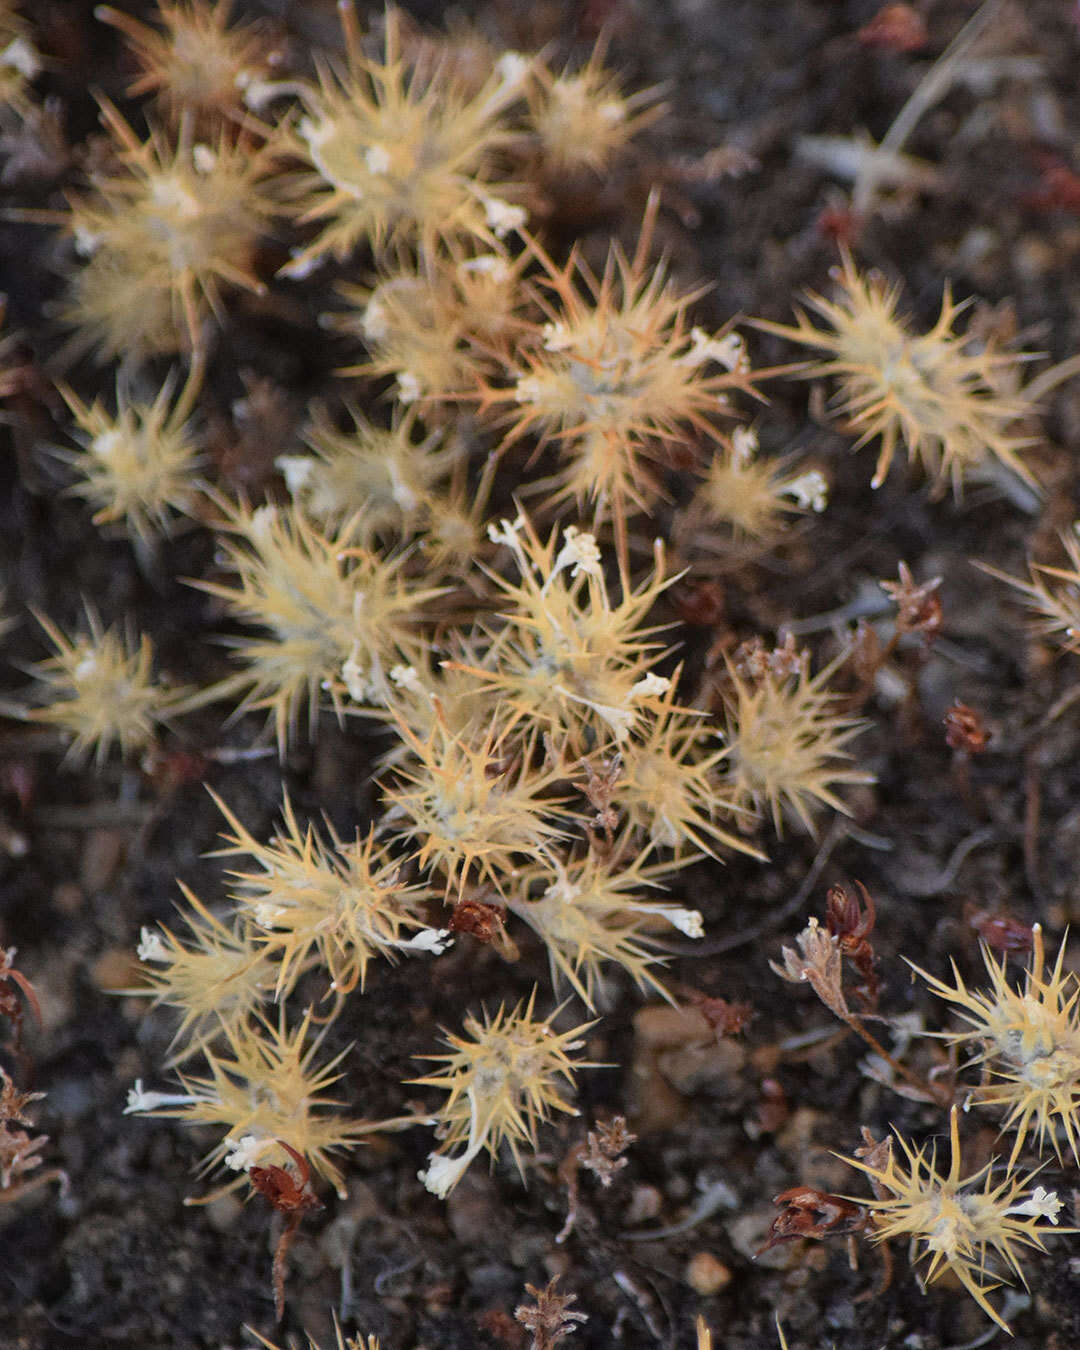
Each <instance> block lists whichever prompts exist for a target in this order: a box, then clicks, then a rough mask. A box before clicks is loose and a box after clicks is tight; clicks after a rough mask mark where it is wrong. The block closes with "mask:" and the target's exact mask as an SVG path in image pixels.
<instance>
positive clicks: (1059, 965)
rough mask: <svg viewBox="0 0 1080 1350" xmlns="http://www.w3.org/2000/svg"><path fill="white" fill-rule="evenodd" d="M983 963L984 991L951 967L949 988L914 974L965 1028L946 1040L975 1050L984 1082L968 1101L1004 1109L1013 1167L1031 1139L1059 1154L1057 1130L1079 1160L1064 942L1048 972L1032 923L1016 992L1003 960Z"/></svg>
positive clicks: (1078, 993)
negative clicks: (1027, 960)
mask: <svg viewBox="0 0 1080 1350" xmlns="http://www.w3.org/2000/svg"><path fill="white" fill-rule="evenodd" d="M983 960H984V962H985V964H986V972H987V974H988V976H989V977H990V984H989V987H988V988H986V989H969V988H968V987H967V985H966V984H965V983H964V981H963V979H962V978H961V976H960V973H959V971H958V970H957V969H956V966H955V964H954V965H953V979H954V983H953V984H948V983H947V982H946V981H944V980H940V979H938V978H937V977H936V976H934V975H929V974H927V973H926V971H924V970H919V974H920V975H921V976H922V977H923V979H924V980H925V981H926V982H927V984H928V985H929V986H930V988H931V989H932V990H933V991H934V993H935V994H938V995H939V996H940V997H941V998H943V999H946V1000H947V1001H948V1002H949V1003H951V1004H952V1005H953V1007H955V1008H956V1009H957V1010H958V1011H959V1014H960V1016H961V1018H962V1019H963V1021H964V1022H965V1023H966V1026H965V1027H964V1029H963V1030H960V1031H951V1032H947V1033H945V1034H946V1039H947V1040H949V1041H951V1042H952V1043H953V1044H956V1045H963V1046H976V1047H978V1053H977V1054H976V1055H975V1056H974V1058H973V1059H972V1061H971V1062H972V1063H973V1064H981V1065H983V1067H984V1071H985V1072H984V1082H983V1083H982V1084H981V1085H980V1086H979V1087H978V1088H976V1089H975V1091H974V1093H973V1094H972V1099H973V1101H974V1102H975V1103H976V1104H978V1105H986V1106H1000V1107H1004V1108H1005V1112H1006V1115H1005V1128H1006V1129H1007V1130H1014V1131H1015V1133H1016V1139H1015V1141H1014V1143H1013V1150H1012V1155H1011V1157H1010V1160H1009V1161H1010V1166H1011V1165H1012V1163H1014V1162H1015V1161H1016V1159H1017V1157H1018V1156H1019V1154H1020V1150H1021V1148H1023V1145H1024V1141H1025V1140H1026V1139H1027V1137H1028V1135H1029V1134H1034V1136H1035V1139H1036V1141H1037V1143H1038V1147H1039V1150H1040V1151H1042V1149H1043V1148H1044V1146H1045V1145H1046V1144H1047V1142H1049V1143H1050V1144H1051V1145H1052V1147H1053V1148H1054V1150H1055V1151H1056V1152H1057V1154H1058V1156H1059V1157H1060V1155H1061V1146H1060V1143H1059V1141H1058V1138H1057V1133H1056V1128H1055V1127H1056V1126H1058V1125H1060V1126H1061V1128H1062V1130H1063V1131H1064V1134H1065V1139H1066V1140H1067V1142H1068V1145H1069V1148H1070V1149H1071V1150H1072V1153H1073V1156H1074V1158H1077V1159H1080V1013H1078V1010H1077V1002H1078V1000H1080V980H1078V979H1077V977H1076V975H1075V974H1074V972H1073V971H1071V970H1066V969H1065V968H1064V962H1065V943H1064V942H1062V944H1061V946H1060V947H1059V949H1058V954H1057V957H1056V958H1055V960H1054V962H1053V965H1052V966H1050V967H1049V969H1048V968H1047V966H1046V951H1045V944H1044V942H1043V934H1042V927H1041V926H1040V925H1039V924H1035V925H1034V927H1033V929H1032V952H1031V960H1030V963H1029V965H1028V968H1027V971H1026V973H1025V975H1024V979H1023V982H1022V984H1021V985H1020V986H1019V987H1014V986H1013V985H1012V984H1010V982H1009V977H1008V971H1007V969H1006V957H1005V956H1002V957H1001V958H1000V960H999V959H998V958H996V957H995V956H994V954H993V953H992V952H991V950H990V949H989V947H984V948H983ZM915 969H916V970H918V967H915Z"/></svg>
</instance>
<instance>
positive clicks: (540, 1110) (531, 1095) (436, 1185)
mask: <svg viewBox="0 0 1080 1350" xmlns="http://www.w3.org/2000/svg"><path fill="white" fill-rule="evenodd" d="M535 1004H536V990H535V989H534V990H533V992H532V994H531V995H530V997H529V1000H528V1002H527V1003H525V1004H519V1005H518V1006H517V1007H516V1008H515V1009H514V1010H513V1011H512V1012H507V1011H506V1009H505V1008H500V1009H499V1011H498V1012H497V1013H495V1015H494V1016H493V1017H489V1016H485V1018H484V1020H483V1021H481V1020H480V1019H479V1018H476V1017H472V1016H470V1017H467V1018H466V1019H465V1034H464V1035H463V1036H455V1035H449V1036H448V1038H447V1040H448V1043H449V1045H450V1053H448V1054H443V1055H432V1056H430V1058H432V1059H437V1060H442V1061H445V1069H444V1071H443V1072H442V1073H438V1074H431V1075H429V1076H428V1077H425V1078H417V1079H415V1080H414V1082H415V1083H416V1084H417V1085H422V1086H425V1087H434V1088H440V1089H441V1090H442V1091H444V1092H446V1093H447V1098H446V1101H445V1102H444V1103H443V1104H442V1106H441V1108H440V1109H439V1111H438V1112H437V1113H436V1116H437V1120H438V1121H439V1132H440V1135H441V1138H442V1144H441V1145H440V1148H439V1149H438V1151H436V1152H435V1153H432V1154H431V1156H430V1158H429V1159H428V1166H427V1168H426V1170H425V1171H423V1172H421V1173H420V1179H421V1181H423V1183H424V1185H425V1186H426V1187H427V1188H428V1190H429V1191H434V1193H435V1194H436V1195H439V1196H443V1197H445V1196H447V1195H448V1194H449V1193H450V1191H451V1190H453V1188H454V1187H455V1186H456V1185H457V1183H458V1182H459V1181H460V1180H461V1178H462V1177H463V1176H464V1175H465V1172H466V1170H467V1168H468V1166H469V1164H470V1163H471V1162H472V1160H473V1159H474V1158H475V1157H476V1156H477V1155H478V1154H479V1153H481V1152H483V1151H484V1150H486V1151H487V1152H488V1153H489V1154H490V1155H491V1157H492V1159H494V1158H495V1155H496V1154H497V1153H498V1151H499V1148H500V1147H501V1146H502V1144H504V1143H505V1144H506V1145H507V1146H508V1147H509V1149H510V1152H511V1155H512V1156H513V1159H514V1162H515V1163H516V1164H517V1167H518V1170H519V1172H522V1174H523V1175H524V1169H523V1167H522V1162H521V1147H522V1145H526V1144H527V1145H528V1146H529V1147H530V1148H532V1149H535V1148H536V1146H537V1131H538V1129H539V1127H540V1126H541V1125H542V1124H544V1123H545V1122H546V1121H548V1120H550V1118H551V1116H552V1115H553V1114H554V1113H555V1112H557V1111H560V1112H564V1113H565V1114H567V1115H576V1114H577V1112H576V1111H575V1110H574V1108H573V1107H572V1106H571V1105H570V1103H569V1102H568V1101H567V1100H566V1098H565V1096H564V1095H563V1094H564V1092H565V1090H566V1089H567V1088H570V1087H572V1086H573V1082H574V1073H575V1071H576V1070H577V1069H580V1068H589V1067H596V1066H595V1065H590V1064H589V1063H588V1062H587V1061H584V1060H577V1059H575V1058H574V1054H573V1052H574V1051H575V1050H579V1049H580V1048H581V1046H582V1044H583V1041H582V1037H583V1036H584V1034H585V1032H587V1031H588V1030H589V1028H590V1027H591V1026H592V1025H593V1024H592V1023H591V1022H586V1023H583V1024H582V1025H581V1026H578V1027H574V1029H573V1030H572V1031H562V1032H557V1031H556V1030H555V1028H554V1027H553V1026H552V1022H553V1020H554V1017H555V1014H554V1013H553V1014H552V1015H551V1016H550V1017H547V1018H538V1017H536V1016H535V1014H534V1008H535ZM462 1145H464V1147H463V1149H462V1151H461V1152H460V1153H458V1154H457V1155H456V1156H451V1154H450V1152H449V1150H452V1149H456V1148H458V1147H460V1146H462Z"/></svg>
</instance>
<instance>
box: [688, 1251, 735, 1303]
mask: <svg viewBox="0 0 1080 1350" xmlns="http://www.w3.org/2000/svg"><path fill="white" fill-rule="evenodd" d="M684 1278H685V1280H686V1283H687V1284H688V1285H689V1286H690V1288H691V1289H692V1290H693V1291H694V1293H695V1294H700V1295H701V1297H702V1298H709V1297H711V1296H712V1295H713V1294H718V1293H719V1292H720V1290H721V1289H724V1288H726V1287H727V1285H729V1284H730V1283H731V1269H730V1267H728V1266H725V1265H724V1263H723V1261H718V1260H717V1259H716V1257H715V1256H713V1254H712V1252H695V1253H694V1255H693V1256H692V1257H691V1258H690V1260H689V1261H687V1263H686V1274H685V1277H684Z"/></svg>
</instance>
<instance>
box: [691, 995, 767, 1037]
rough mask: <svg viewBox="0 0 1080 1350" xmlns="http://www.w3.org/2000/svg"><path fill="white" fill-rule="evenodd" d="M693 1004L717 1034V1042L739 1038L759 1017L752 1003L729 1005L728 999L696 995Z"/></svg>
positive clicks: (692, 1000)
mask: <svg viewBox="0 0 1080 1350" xmlns="http://www.w3.org/2000/svg"><path fill="white" fill-rule="evenodd" d="M691 1002H692V1003H693V1005H694V1007H695V1008H696V1009H697V1010H698V1012H699V1013H701V1015H702V1017H704V1019H705V1021H706V1022H708V1024H709V1026H710V1027H712V1029H713V1031H715V1032H716V1038H717V1040H719V1039H720V1038H721V1037H722V1036H737V1035H738V1034H739V1032H740V1031H745V1030H746V1028H747V1027H748V1026H749V1025H750V1023H751V1022H752V1021H753V1019H754V1018H755V1017H756V1016H757V1013H756V1011H755V1009H754V1006H753V1004H751V1003H729V1002H728V1001H727V999H726V998H710V997H709V995H708V994H694V995H693V997H692V999H691Z"/></svg>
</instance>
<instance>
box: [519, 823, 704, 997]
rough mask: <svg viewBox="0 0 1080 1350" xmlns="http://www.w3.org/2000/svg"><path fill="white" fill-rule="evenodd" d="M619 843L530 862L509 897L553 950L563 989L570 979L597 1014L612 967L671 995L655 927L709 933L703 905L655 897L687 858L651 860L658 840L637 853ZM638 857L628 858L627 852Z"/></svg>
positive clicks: (555, 978)
mask: <svg viewBox="0 0 1080 1350" xmlns="http://www.w3.org/2000/svg"><path fill="white" fill-rule="evenodd" d="M624 842H625V841H617V842H616V844H615V845H614V846H613V848H612V849H611V857H610V858H609V857H604V856H602V855H601V854H600V853H599V852H598V851H597V850H596V849H590V851H589V852H588V853H586V854H584V855H583V856H582V857H579V858H572V859H570V860H569V861H564V860H562V859H556V860H555V861H554V862H551V863H537V864H536V865H534V866H532V867H528V868H526V869H525V870H524V871H523V872H522V874H521V877H520V880H519V882H518V886H517V888H516V889H515V890H513V891H511V892H510V893H509V894H508V896H507V905H508V907H509V909H510V911H511V913H513V914H516V915H517V917H518V918H519V919H523V920H524V921H525V922H526V923H527V924H528V925H529V927H530V928H531V929H532V930H533V932H534V933H536V935H537V937H539V938H540V940H541V942H543V944H544V946H545V947H546V948H547V952H548V961H549V964H550V967H551V980H552V984H553V985H554V986H555V988H556V990H557V989H558V987H559V984H560V981H561V980H563V979H565V980H566V982H567V983H568V984H569V985H570V987H571V988H572V989H573V991H574V993H575V994H577V995H578V997H579V998H580V999H581V1001H582V1002H583V1003H584V1004H585V1006H586V1007H587V1008H588V1009H589V1011H590V1012H595V1011H596V996H597V992H598V989H599V986H600V984H601V981H602V980H603V976H604V970H605V967H606V966H608V965H619V966H622V967H623V969H624V970H626V971H628V972H629V974H630V976H631V977H632V978H633V980H634V983H635V984H636V985H637V986H638V988H639V989H640V990H641V991H642V992H643V993H649V992H652V993H657V994H659V995H660V996H661V997H662V998H666V999H668V1000H669V1001H671V995H670V994H669V993H668V992H667V990H666V989H665V988H664V985H663V984H662V982H661V981H660V980H659V979H658V977H657V976H656V975H655V974H654V973H653V971H654V968H655V967H659V966H663V965H664V963H665V959H666V958H665V957H664V956H663V955H661V954H660V952H659V951H658V950H657V947H656V944H655V943H654V942H653V941H652V938H651V933H652V931H653V929H654V928H656V927H658V926H667V925H670V926H671V927H674V928H677V929H679V931H680V932H683V933H685V934H686V935H687V936H688V937H701V936H703V933H704V930H703V928H702V922H701V915H700V914H699V913H698V911H697V910H696V909H687V908H685V907H684V906H682V905H675V904H667V903H665V902H664V901H662V900H653V899H649V898H647V897H648V892H649V891H650V890H654V889H655V888H657V887H659V886H661V885H662V881H661V878H663V877H666V876H668V875H669V874H670V873H671V872H672V871H673V870H674V869H675V868H677V867H679V866H680V865H681V864H680V863H678V862H676V863H658V862H653V863H650V862H649V861H648V858H649V854H650V846H648V845H646V846H645V848H644V849H642V850H640V851H639V852H637V853H636V854H634V850H633V848H629V849H627V848H625V847H624V846H623V843H624ZM628 854H629V855H631V856H627V855H628Z"/></svg>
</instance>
